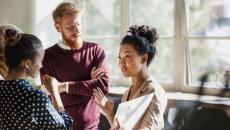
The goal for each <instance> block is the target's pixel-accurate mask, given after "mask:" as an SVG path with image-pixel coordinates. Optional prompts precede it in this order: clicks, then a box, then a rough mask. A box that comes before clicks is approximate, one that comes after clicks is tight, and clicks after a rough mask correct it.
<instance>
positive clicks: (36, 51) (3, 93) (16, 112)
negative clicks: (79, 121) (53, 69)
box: [0, 29, 72, 130]
mask: <svg viewBox="0 0 230 130" xmlns="http://www.w3.org/2000/svg"><path fill="white" fill-rule="evenodd" d="M5 35H6V37H7V38H6V39H5V47H4V48H5V50H4V52H5V60H6V64H7V66H8V69H9V72H8V75H7V77H6V79H5V80H0V99H1V100H0V129H1V130H8V129H10V130H16V129H17V130H28V129H42V130H51V129H52V130H69V129H71V125H72V119H71V118H70V117H69V115H68V114H67V113H66V112H65V111H64V107H63V104H62V101H61V99H60V95H59V93H58V90H57V87H56V85H57V81H56V80H55V79H54V78H53V77H50V76H47V75H46V76H44V77H43V83H44V84H45V86H49V87H47V90H48V91H49V93H50V94H51V98H52V103H51V101H50V99H49V97H48V96H47V95H46V94H44V93H43V92H41V91H40V90H37V89H35V88H33V87H32V85H31V84H30V83H29V82H28V81H27V80H26V78H27V77H28V76H30V77H35V75H36V73H38V71H39V69H40V68H41V67H42V60H43V56H44V49H43V47H42V44H41V41H40V40H39V39H38V38H37V37H36V36H34V35H30V34H19V33H17V31H15V30H12V29H7V30H6V32H5Z"/></svg>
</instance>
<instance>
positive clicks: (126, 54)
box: [119, 44, 146, 77]
mask: <svg viewBox="0 0 230 130" xmlns="http://www.w3.org/2000/svg"><path fill="white" fill-rule="evenodd" d="M144 66H146V60H145V58H144V55H143V54H142V55H139V54H138V53H137V51H136V50H135V48H134V47H133V45H131V44H122V45H121V46H120V50H119V67H120V69H121V72H122V74H123V75H124V76H125V77H133V76H135V75H137V74H138V73H139V72H140V71H141V69H142V68H143V67H144Z"/></svg>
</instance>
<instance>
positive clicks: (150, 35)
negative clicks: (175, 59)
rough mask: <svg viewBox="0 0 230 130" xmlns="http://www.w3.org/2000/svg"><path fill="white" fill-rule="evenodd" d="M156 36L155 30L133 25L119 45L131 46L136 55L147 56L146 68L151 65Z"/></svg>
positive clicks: (154, 51) (154, 52)
mask: <svg viewBox="0 0 230 130" xmlns="http://www.w3.org/2000/svg"><path fill="white" fill-rule="evenodd" d="M157 39H158V34H157V31H156V29H155V28H150V27H149V26H145V25H142V26H138V25H133V26H131V27H129V30H128V31H127V35H126V36H125V37H124V38H123V39H122V41H121V44H120V45H123V44H130V45H132V46H133V47H134V48H135V50H136V51H137V52H138V54H145V53H147V54H148V60H147V66H149V64H150V63H151V61H152V59H153V58H154V56H155V54H156V51H157V50H156V41H157Z"/></svg>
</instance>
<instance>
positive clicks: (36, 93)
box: [17, 79, 48, 100]
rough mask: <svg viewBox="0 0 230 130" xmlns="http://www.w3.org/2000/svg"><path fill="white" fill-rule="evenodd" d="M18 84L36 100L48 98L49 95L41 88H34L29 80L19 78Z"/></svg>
mask: <svg viewBox="0 0 230 130" xmlns="http://www.w3.org/2000/svg"><path fill="white" fill-rule="evenodd" d="M17 84H18V85H19V87H20V88H22V89H23V91H24V93H27V94H28V95H30V97H32V98H33V99H35V100H39V99H44V98H46V99H48V96H47V95H46V94H45V93H43V92H42V91H41V90H39V89H37V88H34V87H33V86H32V85H31V84H30V83H29V81H28V80H24V79H22V80H18V81H17Z"/></svg>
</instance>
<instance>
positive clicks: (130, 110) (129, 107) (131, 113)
mask: <svg viewBox="0 0 230 130" xmlns="http://www.w3.org/2000/svg"><path fill="white" fill-rule="evenodd" d="M153 96H154V93H152V94H148V95H145V96H141V97H138V98H135V99H132V100H130V101H127V102H123V103H121V104H119V106H118V109H117V112H116V115H115V118H117V119H118V121H119V123H120V125H121V129H122V130H131V129H132V128H133V127H134V126H135V125H136V123H137V122H138V121H139V120H140V118H141V117H142V116H143V114H144V113H145V111H146V110H147V108H148V106H149V104H150V102H151V100H152V98H153Z"/></svg>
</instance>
